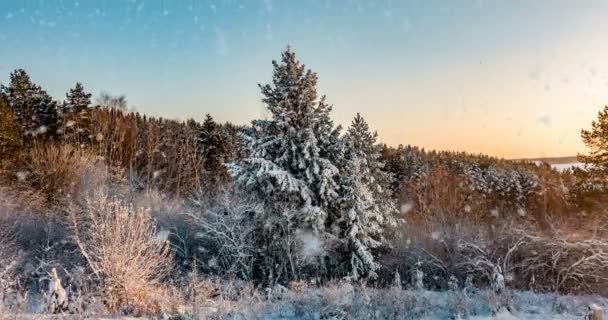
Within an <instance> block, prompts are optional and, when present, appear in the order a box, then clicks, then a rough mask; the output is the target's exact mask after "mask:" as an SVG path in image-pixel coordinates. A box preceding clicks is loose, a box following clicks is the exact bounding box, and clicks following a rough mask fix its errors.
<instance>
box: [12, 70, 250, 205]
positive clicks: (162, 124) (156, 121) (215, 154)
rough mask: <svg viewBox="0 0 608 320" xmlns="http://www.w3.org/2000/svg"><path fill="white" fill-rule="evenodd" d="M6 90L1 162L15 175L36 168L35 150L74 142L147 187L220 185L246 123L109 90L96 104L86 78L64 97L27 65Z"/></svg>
mask: <svg viewBox="0 0 608 320" xmlns="http://www.w3.org/2000/svg"><path fill="white" fill-rule="evenodd" d="M0 90H1V94H0V100H1V101H0V114H2V118H1V122H0V151H2V152H1V153H2V156H1V159H0V160H1V164H2V167H0V168H1V169H3V172H4V173H5V174H12V176H13V178H15V179H17V178H18V177H19V176H21V177H23V176H24V175H30V174H36V172H35V170H34V169H35V168H31V167H28V158H29V157H28V153H29V152H30V151H31V150H34V149H36V148H38V149H45V148H53V147H57V146H59V145H70V146H73V147H74V148H76V149H80V150H89V151H91V152H93V153H94V154H95V155H96V156H97V157H99V159H100V160H103V161H104V163H105V164H107V165H109V166H110V167H112V168H113V169H114V170H119V171H123V172H121V173H122V174H124V176H125V178H126V179H129V180H130V181H133V182H134V183H135V186H136V187H137V188H138V189H141V190H152V189H156V190H160V191H162V192H167V193H171V194H174V195H176V196H181V195H190V194H192V193H193V192H204V193H215V192H218V191H220V190H222V189H225V188H226V187H227V185H228V183H229V176H228V173H227V171H226V168H225V167H224V163H226V162H229V161H232V160H234V159H235V158H236V156H237V152H238V151H237V144H238V137H237V136H238V132H239V131H240V130H241V129H242V127H240V126H237V125H233V124H231V123H225V124H219V123H216V122H215V120H214V119H213V118H212V117H211V115H207V116H206V117H205V118H204V119H203V121H202V122H197V121H195V120H194V119H189V120H187V121H177V120H168V119H163V118H154V117H148V116H146V115H141V114H139V113H137V112H128V111H126V110H124V107H125V106H126V100H124V97H112V96H109V95H107V94H102V96H101V97H100V98H99V99H98V103H97V104H93V103H92V102H91V94H90V93H87V92H86V91H85V89H84V87H83V86H82V84H80V83H76V85H75V87H74V88H73V89H70V90H69V92H67V93H66V99H65V100H64V101H62V102H57V101H54V100H53V99H52V98H51V97H50V96H49V95H48V94H47V93H46V91H44V90H43V89H42V88H41V87H40V86H38V85H36V84H35V83H33V82H32V80H31V79H30V77H29V75H28V74H27V73H26V72H25V71H24V70H21V69H19V70H15V71H14V72H13V73H11V75H10V83H9V84H8V85H7V86H4V85H3V86H2V87H1V89H0ZM121 100H122V101H121ZM55 191H56V190H49V192H51V193H52V192H55Z"/></svg>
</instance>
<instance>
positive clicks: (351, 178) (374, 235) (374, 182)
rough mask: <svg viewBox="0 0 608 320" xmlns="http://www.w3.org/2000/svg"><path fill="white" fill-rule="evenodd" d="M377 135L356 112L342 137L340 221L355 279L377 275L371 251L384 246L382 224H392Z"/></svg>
mask: <svg viewBox="0 0 608 320" xmlns="http://www.w3.org/2000/svg"><path fill="white" fill-rule="evenodd" d="M377 138H378V135H377V133H376V132H374V133H372V132H370V130H369V126H368V124H367V123H366V122H365V120H364V119H363V118H362V117H361V115H359V114H357V116H356V117H355V119H354V120H353V122H352V124H351V126H350V127H349V128H348V129H347V132H346V134H345V136H344V137H343V139H344V146H345V164H346V166H345V167H344V168H343V170H342V171H343V173H342V176H343V190H344V198H343V207H344V216H343V217H342V221H341V224H344V227H343V228H342V229H343V230H344V231H345V234H344V235H343V236H344V237H345V238H346V240H347V242H348V247H349V251H350V273H351V275H352V277H353V278H354V279H358V278H359V277H361V276H363V275H366V276H368V277H370V278H374V277H376V271H377V270H378V269H379V267H380V266H379V265H378V263H377V262H375V259H374V253H375V251H376V250H377V249H379V248H381V247H382V246H385V245H387V240H386V237H385V235H384V233H385V231H384V230H385V227H386V226H387V225H393V224H394V223H395V218H394V217H395V214H396V208H395V204H394V202H393V200H392V190H391V183H392V178H391V176H390V175H389V174H388V173H386V172H384V170H383V168H384V164H383V163H382V161H381V160H380V152H381V148H382V146H381V145H379V144H378V143H377Z"/></svg>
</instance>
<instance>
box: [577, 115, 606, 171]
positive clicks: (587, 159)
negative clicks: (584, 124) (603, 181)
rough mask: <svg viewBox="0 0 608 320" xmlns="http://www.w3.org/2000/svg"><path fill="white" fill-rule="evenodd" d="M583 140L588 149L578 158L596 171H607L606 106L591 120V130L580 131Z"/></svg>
mask: <svg viewBox="0 0 608 320" xmlns="http://www.w3.org/2000/svg"><path fill="white" fill-rule="evenodd" d="M581 137H582V138H583V142H584V143H585V145H586V146H587V147H588V148H589V149H590V152H589V154H588V155H579V160H580V161H581V162H583V163H585V164H588V165H590V167H591V168H590V169H593V170H594V171H596V172H602V173H603V174H604V175H605V174H607V173H608V106H605V107H604V109H603V110H602V111H600V112H598V114H597V120H594V121H593V122H591V130H585V129H583V130H582V131H581Z"/></svg>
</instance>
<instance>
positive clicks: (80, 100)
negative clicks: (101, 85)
mask: <svg viewBox="0 0 608 320" xmlns="http://www.w3.org/2000/svg"><path fill="white" fill-rule="evenodd" d="M65 96H66V102H67V104H66V105H65V107H66V108H67V109H69V112H71V113H79V112H81V111H83V110H86V109H87V108H88V107H89V106H90V105H91V94H90V93H87V92H85V91H84V87H83V86H82V83H80V82H76V85H75V86H74V88H73V89H70V92H68V93H66V94H65ZM64 111H65V109H64Z"/></svg>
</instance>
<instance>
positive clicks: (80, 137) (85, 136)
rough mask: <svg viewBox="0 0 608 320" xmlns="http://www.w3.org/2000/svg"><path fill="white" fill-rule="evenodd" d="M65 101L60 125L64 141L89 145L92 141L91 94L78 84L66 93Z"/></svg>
mask: <svg viewBox="0 0 608 320" xmlns="http://www.w3.org/2000/svg"><path fill="white" fill-rule="evenodd" d="M65 96H66V101H65V102H64V103H63V104H62V106H61V111H62V112H61V119H62V121H61V124H62V129H61V131H62V132H63V136H64V139H65V140H67V141H71V142H74V143H77V144H79V145H85V144H90V143H91V140H92V123H91V121H92V119H91V117H92V114H91V109H90V108H89V107H90V105H91V94H90V93H87V92H85V90H84V87H83V86H82V84H81V83H80V82H77V83H76V85H75V86H74V88H73V89H70V91H69V92H67V93H66V95H65Z"/></svg>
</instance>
